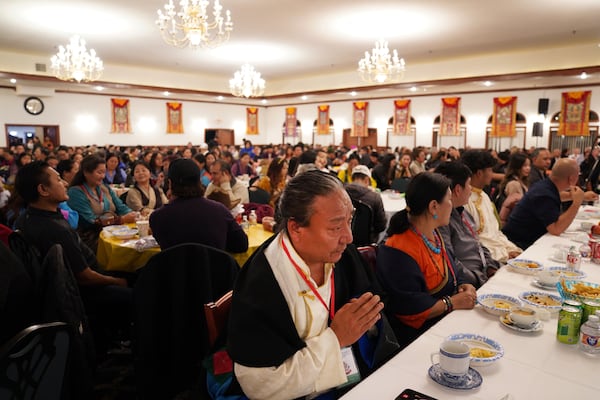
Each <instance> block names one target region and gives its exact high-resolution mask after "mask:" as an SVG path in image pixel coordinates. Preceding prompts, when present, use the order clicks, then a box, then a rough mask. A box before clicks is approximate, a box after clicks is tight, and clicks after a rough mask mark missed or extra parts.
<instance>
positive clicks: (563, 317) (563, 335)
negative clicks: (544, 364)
mask: <svg viewBox="0 0 600 400" xmlns="http://www.w3.org/2000/svg"><path fill="white" fill-rule="evenodd" d="M581 314H582V311H581V310H580V309H578V308H576V307H571V306H564V307H563V308H561V310H560V312H559V313H558V325H557V329H556V339H558V341H559V342H561V343H565V344H576V343H578V342H579V327H580V326H581Z"/></svg>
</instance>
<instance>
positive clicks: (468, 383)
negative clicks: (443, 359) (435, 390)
mask: <svg viewBox="0 0 600 400" xmlns="http://www.w3.org/2000/svg"><path fill="white" fill-rule="evenodd" d="M429 377H430V378H431V379H433V380H434V381H435V382H436V383H439V384H440V385H442V386H446V387H449V388H451V389H460V390H469V389H475V388H476V387H479V386H481V382H483V378H482V377H481V375H480V374H479V372H477V371H476V370H474V369H473V368H469V371H467V373H466V374H465V375H464V376H462V377H460V378H459V379H458V380H456V381H454V380H448V379H447V378H446V377H445V375H444V372H443V371H442V368H441V367H440V364H433V365H432V366H431V367H430V368H429Z"/></svg>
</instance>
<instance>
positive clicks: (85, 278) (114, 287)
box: [15, 161, 132, 335]
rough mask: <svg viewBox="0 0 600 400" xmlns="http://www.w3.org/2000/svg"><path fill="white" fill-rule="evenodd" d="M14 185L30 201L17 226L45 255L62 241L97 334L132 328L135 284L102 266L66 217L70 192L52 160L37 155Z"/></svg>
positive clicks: (66, 260)
mask: <svg viewBox="0 0 600 400" xmlns="http://www.w3.org/2000/svg"><path fill="white" fill-rule="evenodd" d="M102 175H103V174H102ZM99 176H101V175H99ZM15 187H16V190H17V192H18V193H19V194H20V196H21V197H22V198H23V199H24V200H25V202H26V203H27V204H28V206H27V210H26V211H25V212H24V214H23V215H21V217H19V220H18V221H17V227H18V229H20V230H21V231H22V232H23V235H24V236H25V238H26V239H27V241H28V242H29V243H31V244H32V245H34V246H35V247H37V249H38V250H39V251H40V254H41V255H42V257H44V256H45V254H46V253H47V252H48V251H49V250H50V248H51V247H52V246H53V245H55V244H60V245H61V246H62V249H63V256H64V259H65V264H66V265H67V266H68V267H69V268H70V269H71V271H72V272H73V275H74V276H75V279H76V280H77V283H78V284H79V290H80V293H81V297H82V300H83V303H84V305H85V308H86V313H87V314H88V315H94V316H95V317H96V318H97V321H96V322H97V323H98V325H97V326H92V330H94V334H95V335H97V334H98V331H100V330H102V329H104V328H106V327H107V326H112V327H119V328H121V329H127V328H128V326H129V323H130V322H131V300H132V297H131V296H132V294H131V289H129V288H127V281H126V280H125V279H123V278H116V277H112V276H107V275H103V274H101V273H99V272H97V270H98V262H97V260H96V256H95V254H94V252H93V251H92V250H91V249H90V248H89V247H88V246H87V245H86V244H85V243H84V242H83V241H82V240H81V239H80V237H79V235H78V234H77V232H76V231H75V230H74V229H72V228H71V227H70V226H69V224H68V222H67V221H66V220H65V219H64V217H63V215H62V213H61V212H60V210H59V209H58V205H59V204H60V203H61V202H64V201H66V200H68V198H69V196H68V194H67V188H66V182H65V181H63V180H62V179H61V178H60V176H59V175H58V172H56V171H55V170H53V169H52V168H50V167H49V166H48V164H46V163H45V162H40V161H36V162H33V163H31V164H29V165H27V166H26V167H23V168H22V169H21V170H20V171H19V173H18V175H17V179H16V183H15ZM93 322H94V321H92V323H93Z"/></svg>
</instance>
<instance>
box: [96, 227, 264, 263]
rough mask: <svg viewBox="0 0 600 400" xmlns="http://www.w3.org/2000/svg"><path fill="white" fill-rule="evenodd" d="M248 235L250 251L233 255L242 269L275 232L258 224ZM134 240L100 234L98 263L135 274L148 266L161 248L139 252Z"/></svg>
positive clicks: (250, 228)
mask: <svg viewBox="0 0 600 400" xmlns="http://www.w3.org/2000/svg"><path fill="white" fill-rule="evenodd" d="M246 234H247V235H248V250H247V251H246V252H244V253H231V255H232V256H233V258H235V260H236V261H237V262H238V264H239V265H240V267H241V266H243V265H244V263H245V262H246V260H248V258H250V256H251V255H252V253H254V251H255V250H256V249H257V248H258V247H259V246H260V245H261V244H262V243H263V242H264V241H265V240H267V239H268V238H270V237H271V236H272V235H273V232H269V231H265V230H264V228H263V226H262V224H256V225H251V226H250V227H249V229H248V231H247V232H246ZM134 240H135V239H133V240H120V239H117V238H115V237H112V236H110V235H108V234H106V233H105V232H104V231H103V232H100V238H99V240H98V251H97V254H96V256H97V258H98V263H99V264H100V265H101V266H102V267H103V268H104V269H105V270H107V271H124V272H135V271H136V270H137V269H138V268H141V267H143V266H144V265H146V263H147V262H148V260H149V259H150V257H152V256H153V255H155V254H157V253H158V252H160V248H159V247H152V248H148V249H144V250H143V251H137V250H136V249H135V248H134V247H133V245H132V242H133V241H134Z"/></svg>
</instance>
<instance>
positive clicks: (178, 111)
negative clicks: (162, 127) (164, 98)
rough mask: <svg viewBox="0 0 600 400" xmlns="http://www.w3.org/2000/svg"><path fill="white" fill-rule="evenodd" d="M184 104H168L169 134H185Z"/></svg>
mask: <svg viewBox="0 0 600 400" xmlns="http://www.w3.org/2000/svg"><path fill="white" fill-rule="evenodd" d="M182 108H183V104H181V103H177V102H172V103H171V102H167V133H183V110H182Z"/></svg>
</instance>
